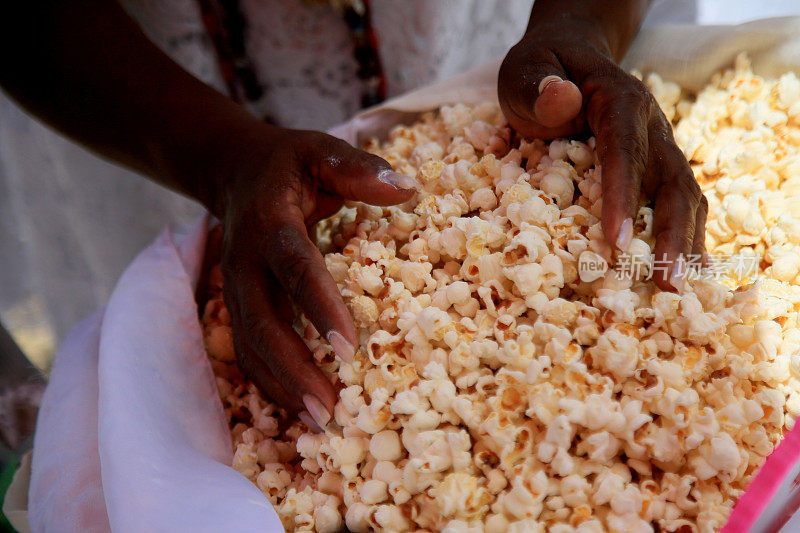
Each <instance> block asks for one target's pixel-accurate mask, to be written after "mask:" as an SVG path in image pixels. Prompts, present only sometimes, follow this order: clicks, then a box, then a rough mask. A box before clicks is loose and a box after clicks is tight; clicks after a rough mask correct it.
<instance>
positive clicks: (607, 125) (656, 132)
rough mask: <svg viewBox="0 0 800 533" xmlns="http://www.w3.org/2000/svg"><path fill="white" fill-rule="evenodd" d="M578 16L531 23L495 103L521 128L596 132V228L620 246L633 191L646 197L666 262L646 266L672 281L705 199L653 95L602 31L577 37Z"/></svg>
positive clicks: (698, 236) (694, 238) (699, 248)
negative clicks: (599, 196) (657, 267)
mask: <svg viewBox="0 0 800 533" xmlns="http://www.w3.org/2000/svg"><path fill="white" fill-rule="evenodd" d="M584 27H585V23H584V22H583V21H581V22H579V23H576V28H575V30H574V31H572V30H571V29H570V26H569V21H568V20H560V21H559V23H558V24H549V23H544V24H541V25H537V24H536V23H535V20H533V19H532V21H531V26H530V27H529V29H528V31H527V33H526V34H525V36H524V37H523V38H522V40H520V42H519V43H517V44H516V45H515V46H514V47H513V48H511V50H510V51H509V52H508V55H507V56H506V58H505V61H504V62H503V64H502V67H501V68H500V74H499V83H498V92H499V97H500V104H501V106H502V109H503V112H504V113H505V116H506V118H507V119H508V121H509V123H510V124H511V126H512V127H513V128H514V129H515V130H516V131H517V132H518V133H520V134H521V135H523V136H527V137H537V138H541V139H553V138H556V137H568V136H571V135H576V134H581V133H584V132H586V131H587V130H589V131H591V133H593V134H594V135H595V137H596V141H597V150H598V156H599V159H600V163H601V166H602V185H603V205H602V217H601V222H602V227H603V232H604V234H605V237H606V240H607V241H608V243H609V244H611V245H612V246H616V247H617V248H618V249H619V250H621V251H627V249H628V246H629V245H630V242H631V238H632V234H633V232H632V230H633V221H634V220H635V219H636V213H637V211H638V207H639V199H640V195H641V194H642V193H644V196H645V197H646V199H647V200H649V201H650V202H651V203H652V204H653V208H654V235H655V236H656V245H655V249H654V258H655V260H657V261H664V260H665V261H666V263H665V264H668V265H670V267H669V270H667V269H663V270H662V271H661V272H659V273H655V275H654V280H655V282H656V284H657V285H658V286H659V287H660V288H662V289H664V290H675V289H680V288H681V287H682V286H683V283H684V281H685V274H686V267H685V263H684V261H683V260H681V259H680V258H683V257H685V256H686V255H688V254H698V255H700V256H701V257H703V261H705V244H704V243H705V223H706V214H707V212H708V203H707V201H706V199H705V197H704V196H703V195H702V193H701V191H700V187H699V186H698V185H697V182H696V181H695V179H694V176H693V174H692V171H691V169H690V167H689V164H688V162H687V161H686V158H685V157H684V155H683V153H682V152H681V150H680V149H679V148H678V146H677V145H676V144H675V140H674V138H673V136H672V127H671V125H670V123H669V122H668V121H667V119H666V117H665V116H664V114H663V113H662V112H661V109H660V108H659V106H658V104H657V103H656V101H655V99H654V98H653V95H652V94H651V93H650V91H649V90H648V89H647V87H646V86H645V85H644V84H643V83H642V82H641V81H639V80H638V79H636V78H634V77H633V76H631V75H630V74H628V73H627V72H625V71H623V70H622V69H621V68H620V67H619V66H618V65H617V64H616V62H615V61H614V60H613V59H612V57H611V56H612V54H611V52H610V51H609V48H608V45H607V44H606V43H605V42H604V40H603V39H602V38H592V37H589V38H587V36H586V31H584V29H583V28H584Z"/></svg>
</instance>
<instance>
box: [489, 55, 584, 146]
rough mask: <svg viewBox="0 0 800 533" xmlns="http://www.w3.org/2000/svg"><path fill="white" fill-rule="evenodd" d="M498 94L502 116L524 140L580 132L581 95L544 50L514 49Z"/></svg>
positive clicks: (505, 63)
mask: <svg viewBox="0 0 800 533" xmlns="http://www.w3.org/2000/svg"><path fill="white" fill-rule="evenodd" d="M497 90H498V97H499V99H500V106H501V107H502V109H503V113H504V114H505V115H506V118H507V119H508V121H509V123H510V124H511V126H512V127H513V128H514V129H516V130H517V131H518V132H519V133H521V134H522V135H524V136H527V137H539V138H543V139H552V138H555V137H561V136H566V135H571V134H574V133H577V132H578V131H580V130H581V129H582V128H581V126H582V124H579V123H578V119H579V115H580V112H581V108H582V106H583V96H582V95H581V91H580V89H578V87H577V86H576V85H575V84H574V83H572V82H571V81H569V80H568V79H567V73H566V72H565V71H564V68H563V67H562V66H561V63H560V61H559V60H558V58H557V57H556V56H555V55H554V54H553V53H552V52H550V51H549V50H547V49H545V48H542V47H528V46H526V45H525V44H524V43H520V44H518V45H516V46H515V47H513V48H512V49H511V50H510V51H509V53H508V55H506V59H505V60H504V61H503V64H502V66H501V67H500V74H499V76H498V87H497Z"/></svg>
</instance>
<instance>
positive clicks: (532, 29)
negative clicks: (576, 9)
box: [521, 13, 616, 58]
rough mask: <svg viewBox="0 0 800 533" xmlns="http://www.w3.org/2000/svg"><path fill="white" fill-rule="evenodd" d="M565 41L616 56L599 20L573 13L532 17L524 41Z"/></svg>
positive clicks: (554, 42)
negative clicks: (578, 43)
mask: <svg viewBox="0 0 800 533" xmlns="http://www.w3.org/2000/svg"><path fill="white" fill-rule="evenodd" d="M565 41H575V42H580V43H582V44H583V45H588V46H590V47H592V48H594V49H595V50H597V52H599V53H601V54H602V55H605V56H608V57H610V58H614V57H616V56H615V54H614V47H613V45H612V42H611V40H610V39H609V35H608V32H607V31H606V30H605V29H604V28H603V27H602V26H600V25H599V24H598V23H597V21H595V20H592V19H591V18H589V17H586V16H581V15H576V14H572V13H563V14H559V15H556V16H540V17H537V18H534V17H531V21H530V23H529V24H528V27H527V29H526V30H525V34H524V36H523V37H522V40H521V42H522V43H526V42H527V43H540V44H541V43H548V44H557V43H563V42H565Z"/></svg>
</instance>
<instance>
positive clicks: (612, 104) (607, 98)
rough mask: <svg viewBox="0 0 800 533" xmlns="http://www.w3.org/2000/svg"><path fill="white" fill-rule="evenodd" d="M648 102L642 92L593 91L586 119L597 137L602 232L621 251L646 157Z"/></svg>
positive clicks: (628, 236)
mask: <svg viewBox="0 0 800 533" xmlns="http://www.w3.org/2000/svg"><path fill="white" fill-rule="evenodd" d="M649 106H650V101H649V96H648V95H647V94H646V93H639V92H637V91H635V90H628V91H627V92H625V93H623V94H622V95H619V94H612V93H610V92H608V91H599V90H598V91H595V92H593V94H592V96H591V99H590V100H589V104H588V106H587V120H588V122H589V125H590V127H591V128H592V131H594V132H595V136H596V139H597V149H598V155H599V158H600V164H601V165H602V169H603V170H602V172H603V177H602V186H603V209H602V215H601V221H602V225H603V234H604V235H605V238H606V240H607V241H608V243H609V244H610V245H612V246H615V247H616V248H617V249H619V250H621V251H623V252H625V251H627V250H628V247H629V246H630V243H631V238H632V237H633V220H634V219H635V218H636V212H637V210H638V204H639V195H640V192H641V183H642V177H643V175H644V172H645V167H646V164H647V160H648V151H649V140H648V127H647V126H648V122H649V115H650V108H649Z"/></svg>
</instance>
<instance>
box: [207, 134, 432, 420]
mask: <svg viewBox="0 0 800 533" xmlns="http://www.w3.org/2000/svg"><path fill="white" fill-rule="evenodd" d="M265 130H266V131H262V132H260V133H258V137H257V139H251V141H247V142H245V143H244V144H245V145H247V146H254V147H257V148H255V149H254V150H253V151H250V152H249V153H248V155H247V160H246V165H242V167H241V168H243V169H249V171H248V170H244V171H240V172H238V173H237V174H236V175H234V176H232V177H229V179H227V180H225V181H224V182H221V184H220V186H219V187H220V193H221V194H219V198H220V201H218V202H216V207H215V208H214V211H216V212H217V214H218V216H219V217H220V219H221V220H222V224H223V228H224V232H223V236H222V246H221V248H222V259H221V269H222V274H223V277H224V281H225V283H224V291H223V293H224V298H225V304H226V306H227V308H228V310H229V312H230V315H231V321H232V327H233V332H234V344H235V347H236V354H237V361H238V364H239V367H240V369H241V370H242V372H243V373H244V374H245V375H246V376H247V377H248V378H249V379H251V380H252V381H253V382H254V383H255V384H256V385H257V386H258V387H259V389H261V390H262V391H264V392H266V393H267V394H268V395H269V396H270V397H271V398H272V399H273V400H274V401H277V402H278V403H280V404H282V405H283V406H284V407H286V408H288V409H289V410H292V411H304V410H305V411H306V412H307V413H308V414H309V415H310V418H311V419H309V416H307V415H306V413H305V412H301V417H302V418H303V420H304V422H305V423H306V424H307V425H309V426H310V427H312V428H313V429H319V428H320V427H324V426H325V424H326V423H327V422H328V421H329V420H330V418H331V415H330V413H332V412H333V407H334V405H335V404H336V401H337V395H336V392H335V390H334V388H333V386H332V384H331V383H330V382H329V380H328V379H327V378H326V377H325V375H324V374H323V373H322V371H320V369H319V368H317V366H316V365H315V364H314V362H313V360H312V356H311V353H310V352H309V350H308V348H307V347H306V345H305V344H304V343H303V341H302V339H301V338H300V337H299V336H298V335H297V333H296V332H295V331H294V330H293V329H292V322H293V321H294V318H295V310H294V306H296V307H297V309H298V310H300V311H302V312H304V313H305V315H306V316H307V317H308V319H309V320H310V321H311V323H312V324H313V325H314V327H315V328H316V329H317V331H318V332H319V333H320V335H321V336H322V337H323V338H325V339H327V340H328V342H329V343H330V345H331V347H332V348H333V349H334V351H335V353H336V355H337V356H338V357H339V358H341V359H342V360H344V361H351V360H352V359H353V356H354V352H355V348H354V346H356V345H357V344H358V337H357V334H356V329H355V326H354V325H353V320H352V318H351V316H350V313H349V312H348V310H347V307H345V304H344V302H343V301H342V298H341V295H340V294H339V290H338V288H337V286H336V282H335V281H334V280H333V278H332V277H331V275H330V273H329V272H328V270H327V268H326V267H325V261H324V259H323V257H322V255H321V254H320V252H319V250H318V249H317V248H316V246H315V245H314V243H313V242H312V241H311V240H310V239H309V235H308V229H309V228H310V227H311V226H313V225H314V224H316V223H317V222H318V221H320V220H322V219H324V218H327V217H329V216H331V215H332V214H334V213H335V212H336V211H338V210H339V208H340V207H341V206H342V203H343V201H344V200H357V201H361V202H365V203H369V204H373V205H391V204H397V203H402V202H405V201H407V200H409V199H410V198H411V197H412V196H413V195H414V193H415V188H416V187H417V186H418V185H417V182H416V181H415V180H414V179H412V178H410V177H408V176H405V175H402V174H399V173H397V172H394V171H392V168H391V166H390V165H389V163H387V162H386V161H384V160H383V159H381V158H380V157H377V156H375V155H371V154H368V153H366V152H363V151H361V150H357V149H355V148H353V147H352V146H350V145H349V144H347V143H346V142H344V141H342V140H339V139H336V138H334V137H332V136H330V135H326V134H324V133H319V132H313V131H298V130H287V129H282V128H268V129H267V128H266V127H265ZM248 135H249V134H248ZM293 304H294V306H293Z"/></svg>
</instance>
